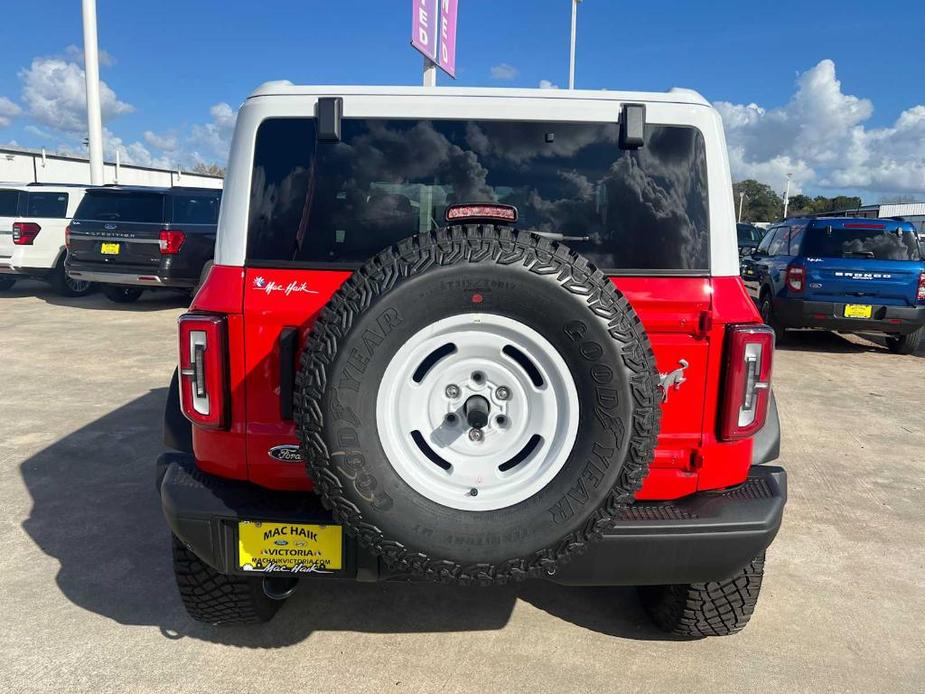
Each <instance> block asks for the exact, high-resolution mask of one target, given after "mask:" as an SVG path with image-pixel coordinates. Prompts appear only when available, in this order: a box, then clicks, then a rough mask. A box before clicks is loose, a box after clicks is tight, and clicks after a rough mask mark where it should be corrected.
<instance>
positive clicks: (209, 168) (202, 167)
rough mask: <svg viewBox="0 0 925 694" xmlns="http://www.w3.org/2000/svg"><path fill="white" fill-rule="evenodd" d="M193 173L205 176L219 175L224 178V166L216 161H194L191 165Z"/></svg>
mask: <svg viewBox="0 0 925 694" xmlns="http://www.w3.org/2000/svg"><path fill="white" fill-rule="evenodd" d="M193 173H197V174H205V175H206V176H221V177H222V178H225V167H224V166H219V165H218V164H216V163H214V162H213V163H211V164H206V163H205V162H204V161H200V162H196V165H195V166H194V167H193Z"/></svg>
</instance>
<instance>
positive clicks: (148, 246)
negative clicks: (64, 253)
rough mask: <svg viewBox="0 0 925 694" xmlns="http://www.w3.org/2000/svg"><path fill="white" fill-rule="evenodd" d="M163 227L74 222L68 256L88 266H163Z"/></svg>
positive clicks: (161, 225)
mask: <svg viewBox="0 0 925 694" xmlns="http://www.w3.org/2000/svg"><path fill="white" fill-rule="evenodd" d="M163 226H164V225H163V224H142V223H132V222H126V223H112V222H106V223H104V222H79V221H77V220H74V221H73V222H71V234H70V245H69V246H68V254H69V255H70V256H71V257H72V258H73V259H74V260H79V261H81V262H85V263H118V264H120V265H121V264H125V265H151V266H155V265H158V264H159V263H160V262H161V252H160V245H159V244H160V232H161V229H162V228H163Z"/></svg>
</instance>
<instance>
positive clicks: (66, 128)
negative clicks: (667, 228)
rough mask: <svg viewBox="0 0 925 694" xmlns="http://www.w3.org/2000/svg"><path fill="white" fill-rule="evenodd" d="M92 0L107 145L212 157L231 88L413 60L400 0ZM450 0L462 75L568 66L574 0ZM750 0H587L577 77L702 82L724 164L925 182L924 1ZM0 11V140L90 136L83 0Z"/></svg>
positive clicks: (38, 142) (869, 189)
mask: <svg viewBox="0 0 925 694" xmlns="http://www.w3.org/2000/svg"><path fill="white" fill-rule="evenodd" d="M98 4H99V33H100V45H101V46H102V48H103V49H104V53H103V56H102V58H103V60H102V62H103V64H102V67H101V69H102V78H103V81H104V85H103V89H102V99H103V119H104V127H105V133H104V135H105V140H106V145H105V151H106V154H107V156H108V157H109V158H112V157H113V156H114V154H115V151H116V150H119V151H120V154H121V157H122V160H123V161H126V162H136V163H140V164H149V165H157V166H177V165H178V164H179V165H182V166H190V165H192V164H194V163H195V162H198V161H204V162H219V163H222V162H224V160H225V157H226V155H227V149H228V142H229V139H230V136H231V133H232V130H233V127H234V113H235V110H236V108H237V105H238V104H240V102H241V101H242V100H243V99H244V98H245V97H246V95H247V94H248V93H249V92H250V91H251V90H252V89H253V88H254V87H255V86H256V85H257V84H259V83H261V82H263V81H265V80H269V79H280V78H288V79H291V80H293V81H296V82H303V83H316V84H343V83H347V84H351V83H352V84H377V83H378V84H415V83H417V82H418V80H419V79H420V59H419V57H418V56H417V54H416V53H414V51H413V50H412V49H411V48H410V47H408V45H407V41H408V34H409V24H410V22H409V16H410V4H411V2H410V0H390V1H389V2H387V3H385V2H381V1H378V0H377V1H373V0H340V1H339V2H329V1H323V0H274V2H273V3H269V4H268V3H253V2H247V1H245V0H199V1H197V2H195V3H189V2H186V1H185V0H184V1H181V0H158V2H156V3H155V2H131V3H126V2H119V1H118V0H98ZM461 5H462V9H461V17H460V28H459V49H458V68H459V73H458V79H457V81H456V84H459V85H482V86H518V87H524V86H528V87H546V88H555V87H562V86H564V85H565V84H566V83H567V79H568V78H567V74H568V29H569V26H568V23H569V2H568V0H543V2H536V1H535V0H507V1H506V2H503V3H501V2H496V1H495V0H463V1H462V3H461ZM755 5H758V4H755V3H752V4H749V5H748V6H745V4H744V3H741V2H728V3H727V2H715V3H709V6H708V7H703V3H690V2H686V1H682V0H676V1H673V2H649V3H628V2H622V1H619V2H618V1H617V0H585V1H584V2H583V3H582V4H581V6H580V9H579V45H578V61H577V62H578V68H577V75H578V79H577V81H578V86H579V87H585V88H590V89H602V88H610V89H644V90H664V89H667V88H669V87H671V86H686V87H691V88H694V89H697V90H698V91H700V92H701V93H702V94H704V95H705V96H706V97H707V98H708V99H710V100H711V101H712V102H713V103H714V104H716V106H717V108H718V109H719V110H720V112H721V113H722V115H723V118H724V121H725V123H726V130H727V138H728V141H729V149H730V157H731V160H732V164H733V176H734V178H737V179H739V178H744V177H754V178H758V179H759V180H762V181H765V182H767V183H770V184H771V185H772V186H774V187H775V188H776V189H778V190H782V188H783V185H784V181H785V178H786V174H787V173H791V174H792V175H793V182H794V190H798V191H802V192H808V193H821V194H826V195H833V194H836V193H859V194H861V195H862V197H864V199H865V200H866V201H876V200H879V199H881V198H883V197H889V196H894V195H909V196H916V197H919V198H925V89H923V88H922V87H923V86H925V51H922V50H921V48H920V46H919V45H918V43H917V41H918V38H917V36H913V37H911V38H910V37H905V36H904V35H903V33H902V32H904V31H905V30H906V29H908V28H913V27H918V28H919V29H921V28H923V27H925V3H922V2H920V1H919V2H915V1H913V0H902V1H897V0H882V1H881V2H880V3H878V4H876V5H872V4H870V3H862V2H854V1H852V0H847V1H841V2H836V1H835V0H814V2H812V3H799V2H793V1H791V0H779V1H778V2H776V3H773V4H772V5H769V4H767V3H765V4H761V5H760V6H755ZM3 14H4V24H5V26H7V27H22V29H23V32H24V35H25V34H28V39H29V40H10V37H8V40H7V41H6V42H5V43H4V51H3V52H2V54H0V143H16V144H19V145H21V146H28V147H47V148H49V149H51V150H59V151H66V152H82V151H84V147H83V144H82V140H83V138H84V137H85V132H86V126H85V114H84V91H83V90H84V87H83V63H82V53H81V44H82V41H81V25H80V3H79V2H78V1H77V0H35V1H34V2H29V3H10V5H9V6H7V7H5V8H4V13H3ZM33 26H41V30H40V31H35V32H31V31H29V30H28V28H29V27H33ZM450 82H451V80H449V79H448V78H441V84H448V83H450Z"/></svg>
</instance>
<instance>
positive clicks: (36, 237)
mask: <svg viewBox="0 0 925 694" xmlns="http://www.w3.org/2000/svg"><path fill="white" fill-rule="evenodd" d="M85 192H86V187H84V186H74V185H67V184H52V185H49V184H40V183H32V184H28V185H23V184H13V185H0V290H4V289H9V288H10V287H12V286H13V284H15V282H16V280H17V279H22V278H23V277H34V278H36V279H43V280H47V281H48V282H50V283H51V285H52V287H54V289H55V291H56V292H58V293H59V294H62V295H63V296H83V295H84V294H87V293H89V292H90V290H91V289H92V288H93V285H92V284H91V283H90V282H87V281H86V280H75V279H72V278H70V277H68V276H67V273H65V271H64V257H65V255H66V253H67V248H66V245H65V229H66V228H67V225H68V222H69V221H70V219H71V217H73V216H74V210H76V209H77V205H79V204H80V201H81V200H82V199H83V197H84V193H85Z"/></svg>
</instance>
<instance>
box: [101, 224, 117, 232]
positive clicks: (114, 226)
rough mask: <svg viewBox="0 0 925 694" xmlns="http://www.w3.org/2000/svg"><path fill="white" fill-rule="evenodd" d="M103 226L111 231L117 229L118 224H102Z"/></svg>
mask: <svg viewBox="0 0 925 694" xmlns="http://www.w3.org/2000/svg"><path fill="white" fill-rule="evenodd" d="M103 228H104V229H106V230H107V231H112V230H113V229H118V228H119V225H118V224H104V225H103Z"/></svg>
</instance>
